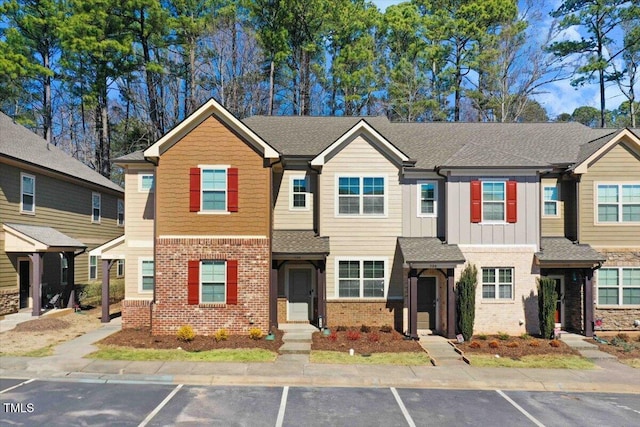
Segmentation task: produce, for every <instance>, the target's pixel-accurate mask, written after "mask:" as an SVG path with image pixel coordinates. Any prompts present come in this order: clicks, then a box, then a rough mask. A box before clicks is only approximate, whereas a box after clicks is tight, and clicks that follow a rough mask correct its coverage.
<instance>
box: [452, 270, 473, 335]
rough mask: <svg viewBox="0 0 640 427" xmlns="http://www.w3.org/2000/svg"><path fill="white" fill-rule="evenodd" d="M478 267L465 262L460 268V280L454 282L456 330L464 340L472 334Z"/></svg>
mask: <svg viewBox="0 0 640 427" xmlns="http://www.w3.org/2000/svg"><path fill="white" fill-rule="evenodd" d="M477 283H478V269H477V268H476V266H475V265H474V264H467V265H466V266H465V268H464V270H462V274H461V275H460V280H459V281H458V282H457V283H456V309H457V310H456V311H457V316H458V330H459V332H460V333H461V334H462V336H463V337H464V339H465V340H466V341H469V340H470V339H471V337H472V336H473V323H474V321H475V316H476V285H477Z"/></svg>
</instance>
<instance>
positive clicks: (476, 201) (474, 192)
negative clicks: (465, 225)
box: [471, 181, 482, 222]
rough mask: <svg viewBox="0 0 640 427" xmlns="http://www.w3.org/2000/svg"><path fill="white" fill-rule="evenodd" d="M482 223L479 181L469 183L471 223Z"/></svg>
mask: <svg viewBox="0 0 640 427" xmlns="http://www.w3.org/2000/svg"><path fill="white" fill-rule="evenodd" d="M480 221H482V186H481V185H480V181H471V222H480Z"/></svg>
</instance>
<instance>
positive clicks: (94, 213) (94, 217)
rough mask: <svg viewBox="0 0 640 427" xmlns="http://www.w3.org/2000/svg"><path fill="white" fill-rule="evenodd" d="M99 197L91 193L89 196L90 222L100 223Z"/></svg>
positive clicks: (97, 194)
mask: <svg viewBox="0 0 640 427" xmlns="http://www.w3.org/2000/svg"><path fill="white" fill-rule="evenodd" d="M101 204H102V202H101V197H100V193H92V194H91V222H96V223H99V222H100V205H101Z"/></svg>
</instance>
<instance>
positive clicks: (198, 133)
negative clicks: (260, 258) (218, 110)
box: [156, 116, 271, 236]
mask: <svg viewBox="0 0 640 427" xmlns="http://www.w3.org/2000/svg"><path fill="white" fill-rule="evenodd" d="M199 165H228V166H229V167H232V168H238V204H239V209H238V212H232V213H230V214H200V213H197V212H189V169H190V168H195V167H198V166H199ZM270 187H271V169H270V168H269V167H265V166H264V161H263V158H262V156H261V155H260V154H259V153H257V152H256V151H255V150H254V149H253V148H251V147H250V146H249V145H247V143H245V142H244V141H243V140H242V139H240V138H239V137H238V136H237V135H236V134H235V133H234V132H232V131H231V130H230V129H229V128H227V127H226V126H225V125H224V124H222V123H221V122H220V121H219V120H218V119H217V118H216V117H215V116H210V117H208V118H207V119H205V120H204V121H203V122H202V123H200V124H199V125H198V126H197V127H196V128H195V129H193V130H192V131H191V132H189V133H188V134H187V135H186V136H184V137H183V138H182V139H181V140H180V141H178V142H177V143H175V144H174V145H173V146H172V147H171V148H169V149H168V150H167V151H166V152H165V153H163V154H162V155H161V156H160V163H159V165H158V167H157V175H156V197H157V212H156V233H157V235H158V236H163V235H181V236H185V235H199V236H211V235H245V236H247V235H250V236H268V235H269V230H270V225H271V206H270V205H271V200H270V190H271V189H270Z"/></svg>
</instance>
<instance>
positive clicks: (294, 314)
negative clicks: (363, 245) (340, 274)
mask: <svg viewBox="0 0 640 427" xmlns="http://www.w3.org/2000/svg"><path fill="white" fill-rule="evenodd" d="M328 254H329V238H328V237H320V236H318V235H316V233H315V232H314V231H313V230H274V231H273V241H272V265H271V281H270V282H271V283H270V292H269V294H270V298H269V302H270V307H269V313H270V314H269V317H270V319H269V324H270V325H271V326H272V327H273V326H275V327H277V326H278V324H279V323H311V324H313V325H316V326H317V327H319V328H323V327H324V326H325V325H326V324H327V297H326V296H327V283H326V258H327V255H328Z"/></svg>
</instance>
